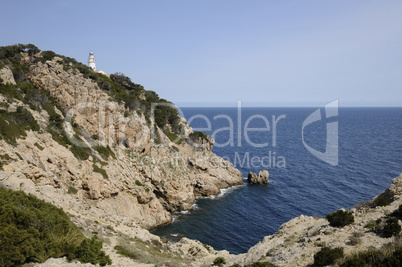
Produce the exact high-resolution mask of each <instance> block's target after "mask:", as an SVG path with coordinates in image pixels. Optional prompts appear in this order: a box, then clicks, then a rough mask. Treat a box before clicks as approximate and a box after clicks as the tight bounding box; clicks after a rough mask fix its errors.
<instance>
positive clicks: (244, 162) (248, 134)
mask: <svg viewBox="0 0 402 267" xmlns="http://www.w3.org/2000/svg"><path fill="white" fill-rule="evenodd" d="M180 112H181V113H182V115H183V116H184V117H185V118H186V119H187V121H188V122H189V124H190V125H191V126H192V127H193V128H194V129H195V130H198V131H202V132H204V133H206V134H209V135H211V136H212V137H213V138H214V139H215V146H214V148H213V150H212V151H213V152H214V153H216V154H217V155H218V156H221V157H223V158H225V159H227V160H229V161H230V162H232V163H233V165H234V166H235V167H236V168H238V169H239V170H240V172H241V173H242V174H243V177H244V185H241V186H235V187H232V188H228V189H222V190H221V194H219V195H217V196H211V197H205V198H198V199H197V201H196V204H195V205H193V209H192V210H190V211H184V212H180V213H173V214H172V215H173V218H174V221H173V223H172V224H170V225H168V226H164V227H159V228H156V229H154V230H153V231H152V232H153V233H154V234H157V235H159V236H161V237H166V238H167V239H168V240H170V241H172V242H174V241H178V240H179V239H180V238H182V237H183V236H185V237H188V238H191V239H197V240H199V241H201V242H202V243H204V244H207V245H209V246H212V247H213V248H215V249H217V250H222V249H225V250H228V251H229V252H231V253H234V254H239V253H244V252H247V251H248V249H250V247H252V246H253V245H255V244H256V243H258V242H259V241H261V240H262V239H263V238H264V236H267V235H271V234H273V233H275V232H276V231H277V230H278V228H279V227H280V226H281V225H282V224H283V223H285V222H286V221H288V220H290V219H292V218H294V217H297V216H300V215H302V214H303V215H309V216H323V217H324V216H325V215H326V214H328V213H330V212H333V211H336V210H338V209H340V208H345V209H348V208H351V207H353V205H355V204H356V203H359V202H362V201H367V200H369V199H371V198H372V197H374V196H375V195H377V194H379V193H380V192H381V191H383V190H384V189H386V188H388V187H389V185H390V183H391V180H392V179H393V178H395V177H397V176H398V175H399V174H400V173H402V108H346V107H345V108H343V107H340V108H336V110H335V112H334V111H332V112H331V111H330V110H327V109H325V108H324V107H322V108H317V107H316V108H244V107H243V108H240V107H239V108H180ZM328 155H329V156H330V157H328ZM261 170H268V171H269V183H268V184H264V185H251V184H248V183H247V174H248V173H249V172H250V171H251V172H255V173H258V172H259V171H261Z"/></svg>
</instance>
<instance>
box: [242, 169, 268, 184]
mask: <svg viewBox="0 0 402 267" xmlns="http://www.w3.org/2000/svg"><path fill="white" fill-rule="evenodd" d="M268 178H269V172H268V171H267V170H263V171H260V172H259V173H258V175H257V174H256V173H253V172H249V173H248V176H247V181H248V182H249V184H267V183H268Z"/></svg>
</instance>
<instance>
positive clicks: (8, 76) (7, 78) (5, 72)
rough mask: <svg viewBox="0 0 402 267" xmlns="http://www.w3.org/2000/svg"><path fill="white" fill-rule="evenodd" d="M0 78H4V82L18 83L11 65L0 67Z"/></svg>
mask: <svg viewBox="0 0 402 267" xmlns="http://www.w3.org/2000/svg"><path fill="white" fill-rule="evenodd" d="M0 78H1V79H2V80H3V84H8V83H11V84H16V82H15V80H14V76H13V72H12V71H11V70H10V68H9V67H7V66H5V67H3V68H2V69H0Z"/></svg>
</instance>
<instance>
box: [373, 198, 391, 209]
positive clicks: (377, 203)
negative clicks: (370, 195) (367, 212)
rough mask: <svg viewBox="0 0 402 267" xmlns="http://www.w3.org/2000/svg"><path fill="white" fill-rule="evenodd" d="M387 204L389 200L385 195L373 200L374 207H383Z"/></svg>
mask: <svg viewBox="0 0 402 267" xmlns="http://www.w3.org/2000/svg"><path fill="white" fill-rule="evenodd" d="M389 204H390V202H389V201H388V199H387V198H385V197H380V198H377V199H376V200H375V201H374V206H375V207H385V206H388V205H389Z"/></svg>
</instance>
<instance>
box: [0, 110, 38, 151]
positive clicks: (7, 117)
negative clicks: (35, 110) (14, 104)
mask: <svg viewBox="0 0 402 267" xmlns="http://www.w3.org/2000/svg"><path fill="white" fill-rule="evenodd" d="M39 129H40V128H39V125H38V123H37V122H36V120H35V118H34V117H33V116H32V114H31V113H30V112H29V111H28V110H27V109H25V108H23V107H21V106H19V107H18V108H17V111H16V112H7V111H6V110H1V112H0V139H4V140H5V141H6V142H7V143H9V144H11V145H16V144H17V142H16V139H17V138H24V137H26V136H27V134H26V131H27V130H32V131H38V130H39Z"/></svg>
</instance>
